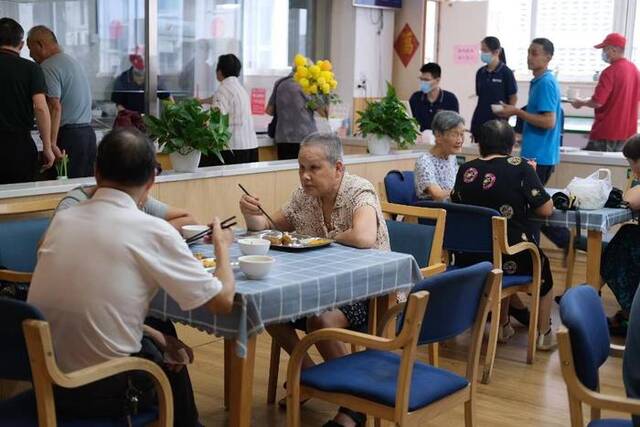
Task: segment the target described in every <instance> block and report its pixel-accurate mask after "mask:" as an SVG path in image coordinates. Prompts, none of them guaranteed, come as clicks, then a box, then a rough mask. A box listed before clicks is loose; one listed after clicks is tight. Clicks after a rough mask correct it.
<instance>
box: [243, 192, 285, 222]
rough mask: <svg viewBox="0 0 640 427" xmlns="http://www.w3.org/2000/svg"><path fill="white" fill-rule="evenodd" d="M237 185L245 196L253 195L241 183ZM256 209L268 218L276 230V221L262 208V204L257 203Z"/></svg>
mask: <svg viewBox="0 0 640 427" xmlns="http://www.w3.org/2000/svg"><path fill="white" fill-rule="evenodd" d="M238 187H240V189H241V190H242V191H244V194H246V195H247V196H249V197H253V196H252V195H251V194H249V192H248V191H247V189H246V188H244V187H243V186H242V184H240V183H238ZM258 209H260V212H262V215H264V216H266V217H267V219H268V220H269V222H271V225H272V226H273V228H274V229H276V230H277V229H278V227H276V223H275V221H274V220H273V219H272V218H271V217H270V216H269V214H268V213H266V212H265V210H264V209H262V206H260V205H258Z"/></svg>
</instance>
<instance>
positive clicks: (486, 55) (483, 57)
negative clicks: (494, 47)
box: [480, 52, 493, 64]
mask: <svg viewBox="0 0 640 427" xmlns="http://www.w3.org/2000/svg"><path fill="white" fill-rule="evenodd" d="M492 58H493V55H491V53H490V52H480V61H482V62H484V63H485V64H490V63H491V59H492Z"/></svg>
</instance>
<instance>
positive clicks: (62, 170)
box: [55, 150, 69, 179]
mask: <svg viewBox="0 0 640 427" xmlns="http://www.w3.org/2000/svg"><path fill="white" fill-rule="evenodd" d="M55 166H56V172H57V176H56V179H67V178H68V177H69V156H68V155H67V152H66V151H65V150H62V157H60V158H59V159H58V160H57V161H56V163H55Z"/></svg>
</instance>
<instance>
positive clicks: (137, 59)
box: [129, 53, 144, 71]
mask: <svg viewBox="0 0 640 427" xmlns="http://www.w3.org/2000/svg"><path fill="white" fill-rule="evenodd" d="M129 61H130V62H131V65H133V68H135V69H136V70H140V71H142V70H144V58H142V55H140V54H138V53H132V54H131V55H129Z"/></svg>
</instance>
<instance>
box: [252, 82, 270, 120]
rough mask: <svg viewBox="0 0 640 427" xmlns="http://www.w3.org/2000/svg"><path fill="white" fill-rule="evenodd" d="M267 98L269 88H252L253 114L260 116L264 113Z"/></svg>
mask: <svg viewBox="0 0 640 427" xmlns="http://www.w3.org/2000/svg"><path fill="white" fill-rule="evenodd" d="M266 100H267V90H266V89H265V88H253V89H251V114H255V115H257V116H260V115H262V114H264V109H265V104H266Z"/></svg>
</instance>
